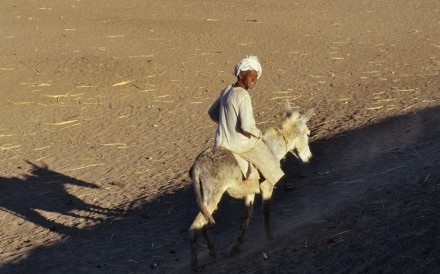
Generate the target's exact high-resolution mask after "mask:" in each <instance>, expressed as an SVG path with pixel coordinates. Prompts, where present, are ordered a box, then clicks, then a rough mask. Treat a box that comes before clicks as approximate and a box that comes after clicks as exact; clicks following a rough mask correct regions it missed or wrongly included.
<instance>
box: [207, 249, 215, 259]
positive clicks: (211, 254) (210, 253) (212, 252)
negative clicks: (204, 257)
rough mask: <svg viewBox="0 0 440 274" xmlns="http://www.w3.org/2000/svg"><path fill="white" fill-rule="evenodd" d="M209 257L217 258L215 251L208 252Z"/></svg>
mask: <svg viewBox="0 0 440 274" xmlns="http://www.w3.org/2000/svg"><path fill="white" fill-rule="evenodd" d="M209 256H211V257H213V258H215V257H217V251H215V250H211V251H209Z"/></svg>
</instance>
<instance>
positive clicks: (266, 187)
mask: <svg viewBox="0 0 440 274" xmlns="http://www.w3.org/2000/svg"><path fill="white" fill-rule="evenodd" d="M260 190H261V198H262V202H263V205H262V208H263V220H264V221H263V222H264V232H265V233H266V239H268V240H272V239H273V236H272V232H271V229H270V201H271V198H272V193H273V185H272V184H271V183H269V182H268V181H264V182H262V183H261V185H260Z"/></svg>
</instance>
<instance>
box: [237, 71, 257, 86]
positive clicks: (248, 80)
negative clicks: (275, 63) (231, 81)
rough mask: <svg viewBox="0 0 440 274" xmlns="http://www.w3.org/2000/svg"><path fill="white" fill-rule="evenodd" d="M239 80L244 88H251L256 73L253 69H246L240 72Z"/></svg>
mask: <svg viewBox="0 0 440 274" xmlns="http://www.w3.org/2000/svg"><path fill="white" fill-rule="evenodd" d="M240 74H241V76H242V77H241V82H242V84H243V86H244V88H245V89H246V90H248V89H253V88H254V87H255V85H256V84H257V79H258V73H257V72H256V71H255V70H247V71H242V72H240Z"/></svg>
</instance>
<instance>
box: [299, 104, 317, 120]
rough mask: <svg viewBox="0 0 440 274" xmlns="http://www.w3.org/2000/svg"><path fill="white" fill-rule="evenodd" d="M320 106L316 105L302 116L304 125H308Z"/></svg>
mask: <svg viewBox="0 0 440 274" xmlns="http://www.w3.org/2000/svg"><path fill="white" fill-rule="evenodd" d="M317 107H318V104H314V105H313V106H312V107H311V108H310V109H309V110H307V111H306V112H305V113H304V114H303V115H301V119H302V120H303V121H304V123H307V122H308V121H309V120H310V118H312V115H313V113H315V111H316V108H317Z"/></svg>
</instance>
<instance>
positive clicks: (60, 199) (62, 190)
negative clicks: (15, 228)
mask: <svg viewBox="0 0 440 274" xmlns="http://www.w3.org/2000/svg"><path fill="white" fill-rule="evenodd" d="M27 164H29V165H30V166H31V170H30V172H29V173H28V174H26V175H24V176H23V177H22V178H19V177H10V178H7V177H0V190H1V193H2V195H1V196H0V211H5V212H8V213H9V214H12V215H14V216H16V217H19V218H22V219H23V220H26V221H29V222H31V223H33V224H35V225H38V226H41V227H44V228H47V229H49V230H51V231H55V230H56V231H57V232H59V233H62V234H69V231H72V227H70V226H66V225H65V224H62V223H58V222H56V220H50V219H49V218H47V217H45V216H43V215H42V214H41V213H40V212H39V211H45V212H51V213H56V214H61V215H64V216H68V217H74V218H82V219H84V220H85V221H100V220H102V218H103V216H109V215H111V214H112V212H111V210H109V209H106V208H103V207H100V206H97V205H93V204H89V203H87V202H85V201H83V200H81V199H79V198H78V197H76V196H74V195H72V194H70V193H69V192H68V191H67V189H66V186H67V185H72V186H77V187H85V188H98V186H96V185H95V184H92V183H88V182H84V181H81V180H78V179H75V178H72V177H69V176H67V175H64V174H62V173H59V172H56V171H53V170H50V169H49V168H48V167H47V166H46V165H42V166H39V165H36V164H34V163H31V162H28V161H27ZM76 212H82V213H85V214H81V215H80V214H78V213H76ZM90 215H93V216H90ZM94 216H98V217H94Z"/></svg>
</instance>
